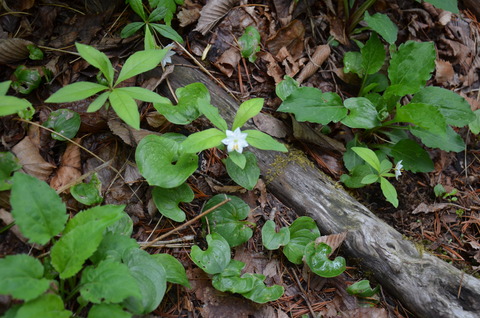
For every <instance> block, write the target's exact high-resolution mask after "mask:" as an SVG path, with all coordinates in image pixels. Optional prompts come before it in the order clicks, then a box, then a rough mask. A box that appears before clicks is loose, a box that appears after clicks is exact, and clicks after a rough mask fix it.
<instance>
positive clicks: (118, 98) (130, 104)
mask: <svg viewBox="0 0 480 318" xmlns="http://www.w3.org/2000/svg"><path fill="white" fill-rule="evenodd" d="M108 100H109V101H110V105H112V108H113V110H115V113H117V115H118V117H120V118H121V119H122V120H123V121H124V122H125V123H127V124H128V125H129V126H131V127H133V128H135V129H137V130H139V129H140V113H139V112H138V106H137V102H135V100H134V99H133V98H132V97H130V95H129V94H127V93H125V92H122V91H119V90H118V89H114V90H113V91H112V92H111V93H110V95H109V96H108Z"/></svg>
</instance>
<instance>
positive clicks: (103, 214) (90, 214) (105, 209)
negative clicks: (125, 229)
mask: <svg viewBox="0 0 480 318" xmlns="http://www.w3.org/2000/svg"><path fill="white" fill-rule="evenodd" d="M124 209H125V205H114V204H109V205H103V206H96V207H93V208H90V209H87V210H83V211H81V212H79V213H77V214H76V215H75V216H74V217H73V218H72V219H70V221H68V223H67V226H65V230H64V231H63V234H68V233H69V232H70V231H72V230H74V229H75V228H77V227H79V226H82V225H86V224H93V223H95V226H97V225H98V226H99V227H102V228H107V226H109V225H112V224H114V223H115V222H117V221H118V220H120V219H121V218H122V217H123V216H124V215H125V212H124V211H123V210H124Z"/></svg>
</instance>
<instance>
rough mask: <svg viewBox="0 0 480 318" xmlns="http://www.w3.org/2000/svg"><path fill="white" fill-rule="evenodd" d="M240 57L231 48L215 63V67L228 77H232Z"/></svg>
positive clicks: (234, 49) (235, 50)
mask: <svg viewBox="0 0 480 318" xmlns="http://www.w3.org/2000/svg"><path fill="white" fill-rule="evenodd" d="M240 59H241V56H240V52H239V51H238V49H236V48H234V47H231V48H229V49H228V50H226V51H225V52H223V54H222V55H221V56H220V57H219V58H218V60H216V61H215V63H214V64H215V66H216V67H218V69H219V70H220V71H221V72H222V73H223V74H225V75H227V76H228V77H230V76H232V74H233V71H234V70H235V69H236V68H237V65H238V62H240Z"/></svg>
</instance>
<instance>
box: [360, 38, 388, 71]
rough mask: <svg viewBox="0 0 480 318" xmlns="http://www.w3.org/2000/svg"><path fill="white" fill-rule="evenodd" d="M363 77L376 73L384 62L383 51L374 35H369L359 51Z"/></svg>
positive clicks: (381, 45)
mask: <svg viewBox="0 0 480 318" xmlns="http://www.w3.org/2000/svg"><path fill="white" fill-rule="evenodd" d="M360 52H361V53H362V69H363V71H364V75H368V74H374V73H377V72H378V71H379V70H380V69H381V68H382V66H383V64H384V62H385V49H384V48H383V44H382V42H381V41H380V39H379V38H378V36H377V34H376V33H372V34H371V35H370V39H368V41H367V43H365V45H364V46H363V47H362V48H361V49H360Z"/></svg>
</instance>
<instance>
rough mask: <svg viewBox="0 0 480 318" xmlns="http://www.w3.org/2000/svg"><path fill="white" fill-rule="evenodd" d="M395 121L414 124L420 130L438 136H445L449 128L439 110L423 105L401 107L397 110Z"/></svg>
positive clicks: (414, 104)
mask: <svg viewBox="0 0 480 318" xmlns="http://www.w3.org/2000/svg"><path fill="white" fill-rule="evenodd" d="M394 120H395V121H397V122H404V123H411V124H414V125H416V126H417V127H419V128H423V129H425V130H428V131H430V132H431V133H433V134H438V135H444V134H445V131H446V128H447V125H446V122H445V117H443V115H442V114H441V113H440V111H439V110H438V108H437V107H435V106H432V105H428V104H422V103H410V104H407V105H405V106H401V107H400V108H399V109H398V110H397V115H396V116H395V119H394Z"/></svg>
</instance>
